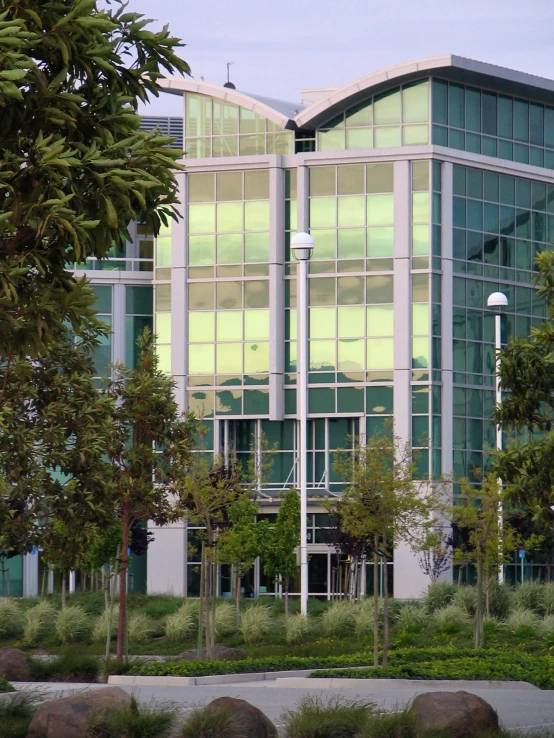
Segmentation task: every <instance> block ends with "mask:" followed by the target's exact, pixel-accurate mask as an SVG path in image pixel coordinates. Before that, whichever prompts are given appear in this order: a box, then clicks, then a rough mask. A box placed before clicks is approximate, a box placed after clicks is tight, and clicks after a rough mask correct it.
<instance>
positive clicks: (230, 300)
mask: <svg viewBox="0 0 554 738" xmlns="http://www.w3.org/2000/svg"><path fill="white" fill-rule="evenodd" d="M216 296H217V308H218V310H237V309H238V310H240V309H241V308H242V282H218V283H217V284H216Z"/></svg>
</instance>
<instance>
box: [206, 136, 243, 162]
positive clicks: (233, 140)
mask: <svg viewBox="0 0 554 738" xmlns="http://www.w3.org/2000/svg"><path fill="white" fill-rule="evenodd" d="M238 153H239V141H238V138H237V136H214V137H213V138H212V156H213V157H215V158H216V159H217V158H219V157H221V156H238Z"/></svg>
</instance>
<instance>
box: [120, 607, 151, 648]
mask: <svg viewBox="0 0 554 738" xmlns="http://www.w3.org/2000/svg"><path fill="white" fill-rule="evenodd" d="M155 630H156V624H155V623H154V621H153V620H152V618H151V617H150V615H147V614H146V613H144V612H131V613H130V614H129V620H128V622H127V632H128V634H129V640H130V641H132V642H134V643H143V642H144V641H147V640H148V639H149V638H150V636H151V635H152V634H153V633H154V631H155Z"/></svg>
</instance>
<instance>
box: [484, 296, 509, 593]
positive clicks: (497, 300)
mask: <svg viewBox="0 0 554 738" xmlns="http://www.w3.org/2000/svg"><path fill="white" fill-rule="evenodd" d="M507 305H508V298H507V297H506V295H505V294H504V293H503V292H493V293H492V295H489V296H488V298H487V307H489V308H491V309H492V310H493V311H494V348H495V353H496V372H495V374H496V378H495V390H496V408H497V409H498V408H500V404H501V403H502V389H501V387H500V349H501V348H502V313H503V312H504V310H505V308H506V307H507ZM496 450H497V451H502V425H501V424H500V422H498V423H497V424H496ZM498 483H499V485H502V480H501V479H499V480H498ZM502 512H503V511H502V505H501V506H500V531H501V532H502ZM498 580H499V582H500V584H504V565H503V564H500V574H499V577H498Z"/></svg>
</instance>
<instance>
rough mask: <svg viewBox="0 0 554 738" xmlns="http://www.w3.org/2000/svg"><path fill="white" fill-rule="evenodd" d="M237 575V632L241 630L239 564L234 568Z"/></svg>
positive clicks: (235, 575)
mask: <svg viewBox="0 0 554 738" xmlns="http://www.w3.org/2000/svg"><path fill="white" fill-rule="evenodd" d="M234 577H235V606H236V609H237V633H238V632H239V631H240V595H241V592H240V567H239V565H238V564H237V566H235V569H234Z"/></svg>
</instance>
